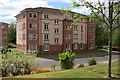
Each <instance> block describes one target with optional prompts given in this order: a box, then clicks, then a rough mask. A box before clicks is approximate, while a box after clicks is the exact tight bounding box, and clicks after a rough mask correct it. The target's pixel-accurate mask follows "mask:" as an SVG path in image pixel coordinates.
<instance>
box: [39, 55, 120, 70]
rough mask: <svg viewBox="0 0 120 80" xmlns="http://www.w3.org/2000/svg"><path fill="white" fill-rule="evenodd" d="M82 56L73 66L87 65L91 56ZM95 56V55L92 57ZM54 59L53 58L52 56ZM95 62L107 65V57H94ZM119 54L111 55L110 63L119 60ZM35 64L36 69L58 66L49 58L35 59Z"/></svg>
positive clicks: (57, 62)
mask: <svg viewBox="0 0 120 80" xmlns="http://www.w3.org/2000/svg"><path fill="white" fill-rule="evenodd" d="M85 55H87V57H85ZM85 55H84V54H83V55H82V56H81V57H78V56H77V58H76V59H75V61H74V63H75V65H78V64H85V65H88V64H87V62H88V57H89V56H91V55H90V54H85ZM94 56H95V55H94ZM54 57H55V56H54ZM95 58H96V61H97V63H99V64H100V63H107V61H108V55H107V54H105V55H103V54H101V55H96V57H95ZM119 58H120V54H118V53H117V54H116V53H115V54H113V55H112V61H116V60H120V59H119ZM37 64H38V67H40V68H42V67H51V65H53V64H56V65H59V61H58V60H57V59H50V58H37Z"/></svg>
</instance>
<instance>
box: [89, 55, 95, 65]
mask: <svg viewBox="0 0 120 80" xmlns="http://www.w3.org/2000/svg"><path fill="white" fill-rule="evenodd" d="M96 64H97V63H96V60H95V57H93V56H92V57H90V58H89V59H88V65H89V66H91V65H96Z"/></svg>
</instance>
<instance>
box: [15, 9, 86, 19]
mask: <svg viewBox="0 0 120 80" xmlns="http://www.w3.org/2000/svg"><path fill="white" fill-rule="evenodd" d="M30 10H33V11H37V12H38V11H39V12H53V13H60V14H62V11H61V10H60V9H55V8H48V7H36V8H25V9H24V10H22V11H20V13H19V14H18V15H20V14H21V13H22V12H24V11H30ZM70 13H71V14H80V13H76V12H72V11H70ZM18 15H16V16H15V17H17V16H18ZM80 15H83V16H87V15H84V14H80Z"/></svg>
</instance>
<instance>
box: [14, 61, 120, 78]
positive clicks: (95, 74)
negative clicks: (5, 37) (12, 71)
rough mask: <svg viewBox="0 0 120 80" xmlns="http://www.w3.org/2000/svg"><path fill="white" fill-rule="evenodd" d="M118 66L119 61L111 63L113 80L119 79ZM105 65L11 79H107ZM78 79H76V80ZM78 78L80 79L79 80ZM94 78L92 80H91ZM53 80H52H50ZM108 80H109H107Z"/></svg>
mask: <svg viewBox="0 0 120 80" xmlns="http://www.w3.org/2000/svg"><path fill="white" fill-rule="evenodd" d="M118 64H120V61H115V62H112V75H113V78H114V79H115V80H119V79H120V76H119V74H120V72H119V71H118V69H120V67H119V66H118ZM107 65H108V64H107V63H102V64H97V65H94V66H85V67H82V68H76V69H71V70H64V71H55V72H48V73H39V74H30V75H22V76H15V77H12V78H15V79H16V78H17V79H18V78H55V80H56V78H61V80H66V78H68V79H70V78H72V79H70V80H74V78H75V80H81V79H82V80H84V78H88V79H87V80H89V78H90V80H96V78H101V79H100V80H103V79H105V80H106V79H107V75H106V74H107ZM63 78H65V79H63ZM76 78H78V79H76ZM79 78H80V79H79ZM93 78H94V79H93ZM113 78H111V80H113ZM51 80H54V79H51ZM107 80H109V79H107Z"/></svg>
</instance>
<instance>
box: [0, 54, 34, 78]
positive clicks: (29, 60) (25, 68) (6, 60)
mask: <svg viewBox="0 0 120 80" xmlns="http://www.w3.org/2000/svg"><path fill="white" fill-rule="evenodd" d="M35 56H36V55H35V54H32V53H20V52H7V53H6V54H2V63H1V69H2V76H3V77H6V76H8V75H10V74H12V75H13V76H16V75H23V74H30V72H31V71H32V70H33V69H34V68H35V62H34V61H35Z"/></svg>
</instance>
